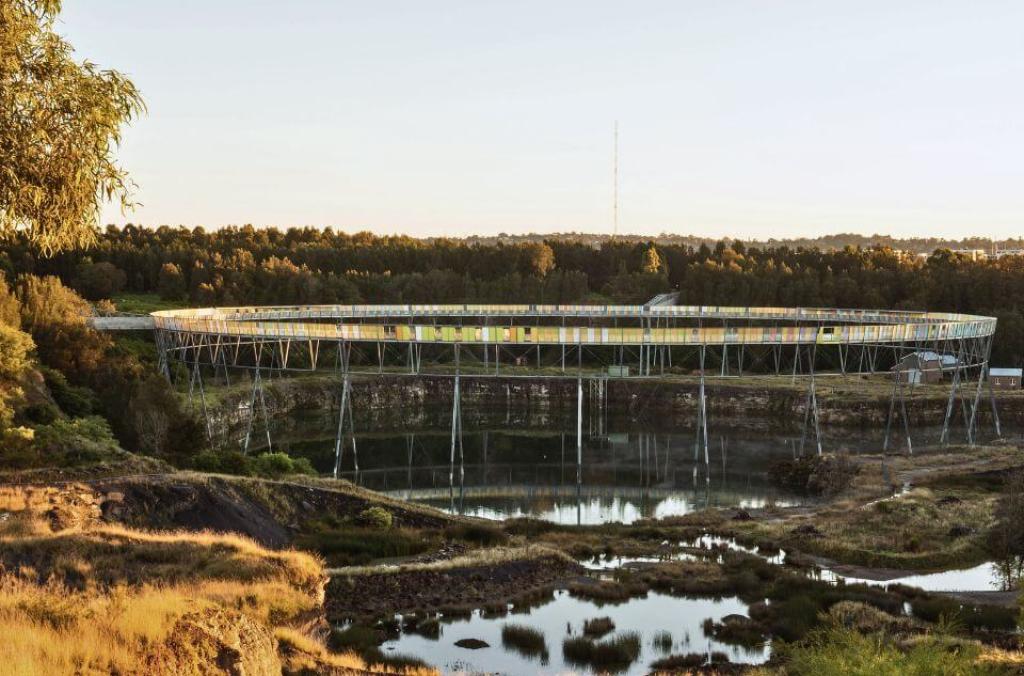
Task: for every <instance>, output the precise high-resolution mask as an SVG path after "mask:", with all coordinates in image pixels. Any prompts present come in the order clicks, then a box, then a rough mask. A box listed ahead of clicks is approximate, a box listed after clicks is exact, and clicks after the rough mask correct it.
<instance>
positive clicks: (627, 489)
mask: <svg viewBox="0 0 1024 676" xmlns="http://www.w3.org/2000/svg"><path fill="white" fill-rule="evenodd" d="M701 488H702V489H703V486H702V487H701ZM459 490H460V492H461V495H462V496H463V497H466V498H509V497H522V498H533V497H544V498H547V497H552V498H581V499H583V500H591V499H594V498H606V499H612V498H624V499H632V500H643V499H645V498H653V499H655V500H664V499H666V498H672V497H677V496H678V495H679V494H680V493H681V492H684V491H686V490H687V489H686V488H661V487H653V488H643V487H638V486H580V487H577V486H573V485H568V486H564V485H563V486H537V485H530V484H513V485H510V486H462V487H459ZM690 490H692V489H690ZM701 492H704V491H703V490H701ZM711 493H712V494H713V495H715V496H719V497H723V498H736V499H737V501H738V500H741V499H747V498H749V497H750V491H733V490H728V489H712V490H711ZM385 495H389V496H391V497H396V498H403V499H406V500H441V499H446V498H448V497H449V487H448V486H444V487H443V488H412V489H405V490H394V491H387V492H386V493H385Z"/></svg>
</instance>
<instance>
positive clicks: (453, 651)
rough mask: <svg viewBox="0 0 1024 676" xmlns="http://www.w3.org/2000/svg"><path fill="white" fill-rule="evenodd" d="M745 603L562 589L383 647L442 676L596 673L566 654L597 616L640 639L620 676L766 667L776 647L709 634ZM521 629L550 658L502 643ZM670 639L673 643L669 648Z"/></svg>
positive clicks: (743, 609)
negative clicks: (691, 666)
mask: <svg viewBox="0 0 1024 676" xmlns="http://www.w3.org/2000/svg"><path fill="white" fill-rule="evenodd" d="M746 613H747V605H746V604H745V603H743V602H742V601H740V600H739V599H737V598H733V597H725V598H720V599H701V598H680V597H674V596H667V595H665V594H659V593H657V592H649V593H648V594H647V596H645V597H643V598H637V599H632V600H630V601H628V602H627V603H623V604H618V605H608V604H604V605H597V604H595V603H593V602H591V601H585V600H581V599H577V598H573V597H572V596H570V595H569V593H568V592H566V591H562V590H560V591H556V592H555V593H554V595H553V598H552V600H551V601H550V602H548V603H546V604H544V605H541V606H539V607H534V608H532V609H530V610H529V611H528V612H526V613H510V614H508V615H506V616H504V617H497V618H491V617H483V616H481V615H480V613H479V612H476V613H474V614H473V616H472V617H471V618H470V619H468V620H459V621H455V622H452V623H443V624H442V627H441V635H440V637H439V638H437V639H432V638H425V637H423V636H419V635H416V634H403V635H402V636H400V637H399V638H398V639H395V640H392V641H388V642H386V643H384V645H382V646H381V649H382V650H384V651H395V652H398V653H401V654H405V655H416V656H417V657H419V658H421V659H423V660H425V661H426V662H428V663H429V664H431V665H433V666H436V667H438V668H439V669H441V670H442V671H443V672H444V673H480V672H484V673H495V672H496V673H503V674H565V673H576V674H590V673H594V672H593V671H591V670H590V668H589V667H587V666H586V665H580V664H575V663H573V662H571V661H570V660H567V659H566V658H565V656H564V655H563V653H562V641H563V640H564V639H565V638H569V637H572V636H580V635H582V633H583V623H584V621H586V620H589V619H594V618H598V617H609V618H611V620H612V622H614V623H615V630H614V632H612V633H610V634H607V635H606V636H604V637H602V640H606V639H609V638H614V637H615V636H617V635H621V634H624V633H627V632H636V633H638V634H639V635H640V644H641V651H640V656H639V657H638V658H637V659H636V660H635V661H633V662H632V663H631V664H629V665H628V666H624V667H623V668H621V669H619V670H617V671H614V672H613V673H621V674H646V673H649V672H650V663H651V662H652V661H654V660H656V659H658V658H661V657H665V656H666V655H668V654H680V653H683V654H685V653H702V654H705V655H709V654H710V653H711V652H721V653H725V654H726V655H728V656H729V659H730V660H731V661H733V662H743V663H760V662H764V661H765V660H767V659H768V657H769V654H770V647H769V646H768V645H767V644H766V645H763V646H758V647H753V648H745V647H739V646H732V645H728V644H725V643H721V642H718V641H715V640H713V639H710V638H708V637H706V636H705V635H704V631H703V629H702V626H701V625H702V623H703V622H704V620H705V619H706V618H711V619H713V620H714V621H716V622H717V621H721V619H722V618H723V617H725V616H726V615H730V614H739V615H746ZM508 624H514V625H521V626H526V627H530V628H533V629H536V630H539V631H540V632H541V633H543V634H544V637H545V642H546V647H545V654H546V657H545V656H525V655H522V654H520V653H519V652H518V651H516V650H515V649H514V648H512V647H511V646H508V647H506V646H503V645H502V636H501V633H502V627H504V626H505V625H508ZM665 631H667V632H668V633H669V635H670V639H669V640H668V641H665V642H664V643H657V644H656V642H655V637H656V636H657V635H658V634H661V633H663V632H665ZM470 638H472V639H480V640H482V641H485V642H486V643H487V644H488V645H489V647H486V648H480V649H476V650H470V649H467V648H461V647H459V646H457V645H455V643H456V642H457V641H460V640H462V639H470ZM669 642H670V644H671V645H669Z"/></svg>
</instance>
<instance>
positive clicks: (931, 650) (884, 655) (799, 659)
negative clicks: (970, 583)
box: [779, 628, 1004, 676]
mask: <svg viewBox="0 0 1024 676" xmlns="http://www.w3.org/2000/svg"><path fill="white" fill-rule="evenodd" d="M897 645H898V644H897V643H896V642H894V641H893V640H892V638H891V637H889V636H886V635H884V634H869V635H863V634H861V633H859V632H857V631H854V630H852V629H844V628H833V629H829V630H827V631H822V630H819V631H816V632H814V633H812V634H811V635H810V636H809V637H808V640H807V641H805V642H803V643H800V644H790V645H786V646H779V656H780V657H781V658H782V662H783V664H785V670H786V673H787V674H790V675H791V676H903V675H904V674H915V675H919V676H926V675H928V674H943V675H944V676H968V675H973V674H979V675H985V674H998V673H1004V672H1003V670H1002V669H1001V668H1000V667H998V666H993V665H985V664H984V663H980V662H978V659H977V658H978V655H979V652H980V650H979V648H978V646H977V645H975V644H971V643H959V642H955V641H953V640H951V639H948V638H944V637H942V636H937V635H928V636H925V637H922V638H921V639H920V640H919V641H916V642H914V643H912V644H910V646H909V647H907V648H905V649H900V648H899V647H897Z"/></svg>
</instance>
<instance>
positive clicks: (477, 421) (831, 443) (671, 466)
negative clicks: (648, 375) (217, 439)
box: [274, 407, 985, 524]
mask: <svg viewBox="0 0 1024 676" xmlns="http://www.w3.org/2000/svg"><path fill="white" fill-rule="evenodd" d="M467 413H468V411H467ZM415 417H416V419H417V424H416V425H415V426H412V425H409V426H405V425H396V424H394V422H392V423H390V424H379V423H374V422H373V421H361V422H360V423H359V424H357V427H356V435H355V451H353V448H352V445H351V443H349V444H346V447H345V450H344V453H343V456H342V459H341V472H340V476H342V477H344V478H347V479H350V480H352V481H354V482H356V483H358V484H360V485H362V486H365V487H367V488H371V489H374V490H378V491H381V492H385V493H388V494H391V495H393V496H395V497H399V498H403V499H408V500H415V501H418V502H422V503H425V504H429V505H433V506H435V507H439V508H441V509H444V510H447V511H451V512H457V513H460V514H466V515H472V516H479V517H484V518H489V519H506V518H512V517H520V516H530V517H536V518H541V519H547V520H550V521H555V522H558V523H566V524H596V523H605V522H615V521H618V522H622V523H631V522H633V521H636V520H637V519H641V518H661V517H666V516H675V515H681V514H686V513H688V512H691V511H694V510H699V509H703V508H706V507H737V508H756V507H764V506H766V505H769V504H776V505H779V506H792V505H797V504H800V503H801V500H802V499H803V498H801V497H799V496H797V495H793V494H790V493H786V492H784V491H781V490H779V489H777V488H775V487H773V486H772V485H771V482H770V481H769V477H768V470H769V468H770V467H771V466H772V464H773V463H774V462H776V461H778V460H780V459H783V458H793V457H797V456H799V455H801V454H810V453H814V452H816V447H815V443H814V440H813V437H812V436H811V435H810V434H809V435H808V436H807V437H806V439H804V438H803V437H802V434H801V430H800V428H799V425H798V422H793V423H792V424H790V425H787V424H784V423H780V421H777V420H769V419H757V418H748V419H743V420H739V421H729V422H728V423H725V422H719V423H718V424H717V425H715V424H713V425H712V431H711V434H710V436H709V439H708V442H709V443H708V455H707V457H706V459H705V456H704V451H703V447H701V448H697V447H696V444H695V438H696V434H695V432H696V430H695V429H694V428H693V427H692V426H691V427H689V428H687V427H686V426H685V423H684V424H682V425H680V424H679V423H678V421H672V420H666V419H661V418H657V417H642V418H639V419H631V418H628V417H625V416H623V417H619V418H614V417H613V418H609V419H600V420H597V421H594V420H589V419H588V420H587V421H586V422H585V423H584V434H583V444H582V449H581V450H579V451H578V450H577V442H576V434H575V424H574V423H575V421H574V420H572V421H570V420H560V419H558V418H557V416H556V417H549V416H547V415H543V414H540V415H538V414H536V413H534V412H530V411H513V412H511V413H510V412H509V411H507V410H505V409H502V410H500V411H492V410H488V409H483V410H475V411H473V414H472V415H468V416H467V418H468V419H467V422H466V424H465V431H464V433H463V436H462V444H461V452H460V451H459V450H458V448H457V450H456V452H455V460H454V462H452V440H451V432H450V427H449V424H450V423H449V422H448V421H449V420H450V413H446V410H445V409H444V408H440V407H439V408H438V410H437V411H431V412H429V414H427V415H424V414H423V412H422V411H417V412H416V413H415ZM446 418H447V419H446ZM335 429H336V420H335V418H334V416H333V415H332V414H329V413H324V412H316V413H309V414H307V415H304V416H300V417H298V418H297V422H292V423H291V425H290V427H289V428H288V429H287V430H275V433H274V438H275V450H285V451H287V452H289V453H291V454H292V455H296V456H303V457H306V458H308V459H309V460H310V461H311V462H312V463H313V465H314V466H315V467H316V468H317V469H318V470H319V471H321V472H323V473H324V474H330V473H331V472H332V471H333V469H334V466H335V452H334V447H335V445H334V435H335ZM982 433H983V434H984V433H985V430H983V431H982ZM883 435H884V431H883V430H878V429H851V428H845V427H835V428H829V427H823V428H822V436H823V446H824V448H825V449H826V450H844V451H847V452H850V453H861V452H877V451H878V450H879V449H880V448H881V446H882V437H883ZM938 435H939V429H938V428H922V429H915V430H914V447H915V450H917V452H921V450H922V449H923V448H925V447H926V446H927V445H928V444H929V443H934V442H935V441H937V439H938ZM901 443H902V439H901V438H899V437H897V436H896V435H895V434H894V435H893V438H892V441H891V447H892V448H898V447H899V445H900V444H901ZM577 454H578V455H577ZM577 457H579V458H580V460H581V461H580V462H579V463H578V462H577Z"/></svg>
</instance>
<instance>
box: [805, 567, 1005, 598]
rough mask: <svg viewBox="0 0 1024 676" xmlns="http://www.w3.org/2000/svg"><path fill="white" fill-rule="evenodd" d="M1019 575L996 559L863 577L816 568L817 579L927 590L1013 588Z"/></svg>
mask: <svg viewBox="0 0 1024 676" xmlns="http://www.w3.org/2000/svg"><path fill="white" fill-rule="evenodd" d="M1019 577H1020V574H1019V569H1015V570H1013V571H1008V570H1007V568H1006V567H1005V566H1000V565H998V564H996V563H983V564H981V565H980V566H974V567H973V568H963V569H960V570H944V571H942V572H939V573H922V574H918V575H904V576H902V577H898V576H891V575H886V576H877V577H875V578H866V577H858V576H854V575H844V574H841V573H839V572H836V571H833V570H827V569H825V570H821V571H820V572H819V578H820V579H822V580H828V581H832V582H837V581H839V580H843V581H844V582H846V583H848V584H854V583H861V584H868V585H873V586H877V587H884V586H887V585H890V584H902V585H907V586H908V587H917V588H918V589H923V590H924V591H930V592H976V591H1012V590H1014V589H1016V587H1017V580H1018V579H1019Z"/></svg>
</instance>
